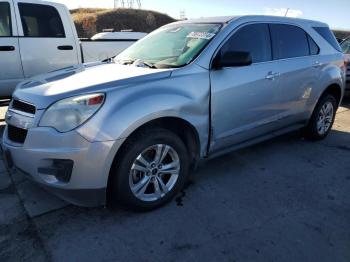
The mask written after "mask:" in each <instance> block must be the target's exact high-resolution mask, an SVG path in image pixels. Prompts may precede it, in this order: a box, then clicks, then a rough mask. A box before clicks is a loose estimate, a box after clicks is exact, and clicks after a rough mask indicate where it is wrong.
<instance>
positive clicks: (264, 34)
mask: <svg viewBox="0 0 350 262" xmlns="http://www.w3.org/2000/svg"><path fill="white" fill-rule="evenodd" d="M230 51H231V52H233V51H238V52H249V53H250V54H251V56H252V59H253V63H259V62H266V61H270V60H272V54H271V41H270V33H269V26H268V25H267V24H252V25H247V26H244V27H243V28H241V29H239V30H238V31H237V32H236V33H235V34H234V35H233V36H232V37H231V38H230V39H229V40H228V41H227V42H226V43H225V45H224V46H223V47H222V49H221V52H222V53H224V52H230Z"/></svg>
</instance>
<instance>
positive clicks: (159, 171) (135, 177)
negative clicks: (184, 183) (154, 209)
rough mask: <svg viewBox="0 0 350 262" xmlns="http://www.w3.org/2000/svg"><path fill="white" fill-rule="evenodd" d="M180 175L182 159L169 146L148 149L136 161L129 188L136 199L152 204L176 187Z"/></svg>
mask: <svg viewBox="0 0 350 262" xmlns="http://www.w3.org/2000/svg"><path fill="white" fill-rule="evenodd" d="M179 173H180V158H179V155H178V153H177V152H176V151H175V149H174V148H172V147H171V146H169V145H166V144H157V145H153V146H150V147H148V148H147V149H145V150H144V151H143V152H142V153H141V154H139V155H138V156H137V158H136V159H135V160H134V162H133V164H132V166H131V169H130V172H129V186H130V189H131V191H132V193H133V194H134V196H135V197H137V198H138V199H140V200H142V201H147V202H152V201H157V200H159V199H161V198H163V197H164V196H165V195H166V194H167V193H169V192H170V191H171V190H172V189H173V188H174V186H175V184H176V182H177V180H178V177H179Z"/></svg>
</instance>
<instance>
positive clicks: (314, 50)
mask: <svg viewBox="0 0 350 262" xmlns="http://www.w3.org/2000/svg"><path fill="white" fill-rule="evenodd" d="M307 37H308V40H309V46H310V55H318V54H319V53H320V48H319V47H318V45H317V44H316V42H315V41H314V40H313V39H312V37H311V36H309V35H308V36H307Z"/></svg>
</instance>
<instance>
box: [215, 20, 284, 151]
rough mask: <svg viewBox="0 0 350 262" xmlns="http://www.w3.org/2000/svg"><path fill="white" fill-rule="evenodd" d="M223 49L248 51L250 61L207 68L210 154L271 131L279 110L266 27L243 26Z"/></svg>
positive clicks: (276, 69)
mask: <svg viewBox="0 0 350 262" xmlns="http://www.w3.org/2000/svg"><path fill="white" fill-rule="evenodd" d="M227 51H241V52H249V53H250V54H251V56H252V59H253V64H252V65H250V66H243V67H231V68H222V69H218V70H211V73H210V78H211V92H212V98H211V100H212V101H211V106H212V108H211V114H212V116H211V117H212V132H213V134H212V144H211V147H210V148H211V152H213V153H215V151H218V150H221V149H224V148H225V147H229V146H230V145H234V144H239V143H242V142H245V141H247V140H249V139H252V138H255V137H259V136H262V135H264V134H266V133H268V132H271V131H272V130H274V129H275V128H276V126H277V124H276V120H277V119H278V118H279V114H280V110H281V109H280V108H279V102H280V100H279V88H278V81H279V80H278V79H279V77H278V76H279V75H278V71H279V67H278V64H277V63H276V62H274V61H272V48H271V41H270V33H269V26H268V25H267V24H250V25H245V26H243V27H242V28H240V29H238V31H236V32H235V33H234V34H233V35H232V36H231V37H230V39H229V40H228V41H227V42H226V43H225V44H224V45H223V47H222V48H221V52H222V53H223V52H227Z"/></svg>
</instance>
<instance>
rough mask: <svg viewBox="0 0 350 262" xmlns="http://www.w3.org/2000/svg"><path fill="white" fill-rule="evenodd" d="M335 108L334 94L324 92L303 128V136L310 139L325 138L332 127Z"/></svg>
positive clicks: (336, 106)
mask: <svg viewBox="0 0 350 262" xmlns="http://www.w3.org/2000/svg"><path fill="white" fill-rule="evenodd" d="M337 108H338V105H337V100H336V98H335V97H334V96H332V95H330V94H326V95H324V96H323V97H321V99H320V101H319V102H318V103H317V105H316V108H315V110H314V112H313V114H312V116H311V119H310V121H309V124H308V125H307V126H306V128H305V130H304V134H305V137H306V138H308V139H310V140H321V139H324V138H326V136H327V135H328V134H329V132H330V131H331V129H332V126H333V123H334V120H335V114H336V112H337Z"/></svg>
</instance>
